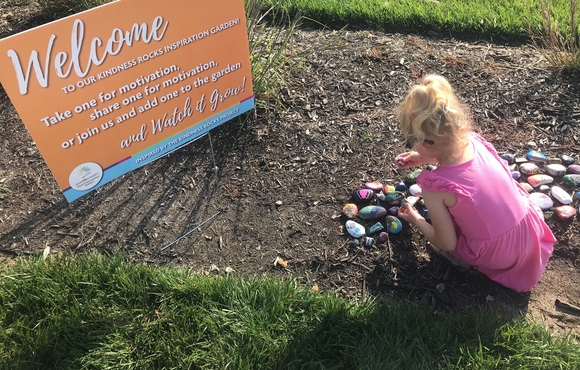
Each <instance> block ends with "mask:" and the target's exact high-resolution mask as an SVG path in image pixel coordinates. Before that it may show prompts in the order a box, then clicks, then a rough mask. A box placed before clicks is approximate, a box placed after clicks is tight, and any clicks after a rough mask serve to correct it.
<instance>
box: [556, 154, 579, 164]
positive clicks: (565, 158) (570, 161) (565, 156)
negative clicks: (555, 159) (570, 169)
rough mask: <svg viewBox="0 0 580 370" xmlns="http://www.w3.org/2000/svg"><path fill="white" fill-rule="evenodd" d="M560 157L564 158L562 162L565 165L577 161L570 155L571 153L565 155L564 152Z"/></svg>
mask: <svg viewBox="0 0 580 370" xmlns="http://www.w3.org/2000/svg"><path fill="white" fill-rule="evenodd" d="M560 159H561V160H562V164H563V165H564V166H569V165H571V164H573V163H574V162H576V161H575V160H574V158H572V157H570V156H569V155H565V154H562V155H561V156H560Z"/></svg>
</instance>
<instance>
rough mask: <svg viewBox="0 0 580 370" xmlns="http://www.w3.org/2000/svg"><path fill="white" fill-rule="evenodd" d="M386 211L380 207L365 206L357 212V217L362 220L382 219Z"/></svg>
mask: <svg viewBox="0 0 580 370" xmlns="http://www.w3.org/2000/svg"><path fill="white" fill-rule="evenodd" d="M386 214H387V210H386V209H385V208H384V207H381V206H366V207H363V208H362V209H361V210H360V211H358V217H360V218H362V219H364V220H372V219H374V218H380V217H384V216H385V215H386Z"/></svg>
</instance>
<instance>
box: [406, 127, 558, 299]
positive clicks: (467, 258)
mask: <svg viewBox="0 0 580 370" xmlns="http://www.w3.org/2000/svg"><path fill="white" fill-rule="evenodd" d="M469 138H470V141H471V143H472V144H473V147H474V154H473V158H472V159H471V160H469V161H467V162H465V163H461V164H458V165H452V166H439V167H437V168H436V169H435V170H434V171H428V170H423V172H421V174H420V175H419V177H418V178H417V183H418V184H419V185H420V186H421V188H422V189H427V190H431V191H438V192H446V193H451V194H455V195H456V196H457V200H458V201H457V204H456V205H455V206H453V207H451V208H449V213H450V214H451V217H452V218H453V222H454V224H455V229H456V233H457V248H456V249H455V250H454V251H453V254H454V255H455V256H456V257H457V258H458V259H460V260H461V261H463V262H465V263H467V264H469V265H471V266H474V267H476V268H477V269H479V270H480V271H481V272H483V273H484V274H485V275H487V276H488V277H489V278H490V279H492V280H494V281H496V282H498V283H500V284H502V285H504V286H506V287H508V288H511V289H513V290H515V291H516V292H527V291H530V290H531V289H532V287H533V286H534V285H536V283H537V282H538V281H539V280H540V278H541V276H542V274H543V273H544V270H545V269H546V264H547V263H548V259H549V258H550V256H551V255H552V251H553V250H554V243H555V242H556V238H555V237H554V234H553V233H552V231H551V230H550V228H549V227H548V225H546V223H545V221H544V217H543V214H542V211H541V210H540V209H539V208H538V207H537V206H536V205H535V204H533V203H532V202H531V201H530V200H529V195H528V193H527V192H526V191H525V190H524V189H523V188H522V187H521V186H520V185H519V184H518V183H517V182H516V181H515V180H513V178H512V177H511V173H510V171H509V169H508V168H507V163H506V162H505V161H504V160H503V159H501V158H500V157H499V156H498V154H497V152H496V150H495V149H494V147H493V146H492V145H491V144H490V143H489V142H487V141H486V140H485V139H484V138H482V137H481V136H479V135H478V134H475V133H472V134H470V137H469Z"/></svg>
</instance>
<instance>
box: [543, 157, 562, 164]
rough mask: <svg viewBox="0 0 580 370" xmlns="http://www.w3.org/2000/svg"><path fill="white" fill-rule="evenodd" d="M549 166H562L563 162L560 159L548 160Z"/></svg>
mask: <svg viewBox="0 0 580 370" xmlns="http://www.w3.org/2000/svg"><path fill="white" fill-rule="evenodd" d="M546 163H547V164H562V160H561V159H560V158H548V159H547V160H546Z"/></svg>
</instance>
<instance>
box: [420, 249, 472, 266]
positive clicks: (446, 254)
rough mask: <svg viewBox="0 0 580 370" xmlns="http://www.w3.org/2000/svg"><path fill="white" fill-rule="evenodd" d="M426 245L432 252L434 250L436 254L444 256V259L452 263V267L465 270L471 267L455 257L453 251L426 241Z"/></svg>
mask: <svg viewBox="0 0 580 370" xmlns="http://www.w3.org/2000/svg"><path fill="white" fill-rule="evenodd" d="M427 245H428V246H429V248H430V249H431V250H432V251H433V252H435V253H436V254H437V255H439V256H441V257H443V258H445V260H447V261H448V262H450V263H451V264H452V265H453V267H455V268H456V269H458V270H460V271H467V270H469V269H470V268H471V265H468V264H467V263H465V262H463V261H461V260H460V259H459V258H457V257H455V255H454V254H453V253H451V252H449V251H444V250H442V249H439V248H437V247H436V246H434V245H433V244H431V243H429V242H427Z"/></svg>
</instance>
